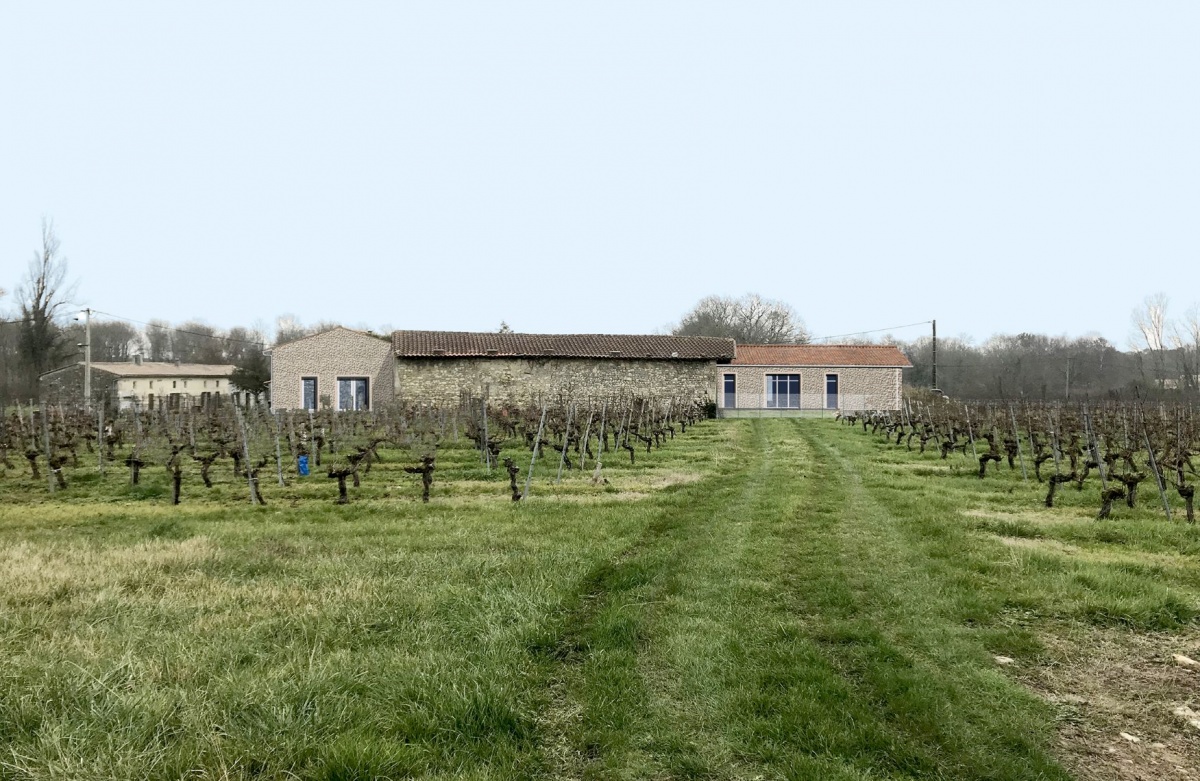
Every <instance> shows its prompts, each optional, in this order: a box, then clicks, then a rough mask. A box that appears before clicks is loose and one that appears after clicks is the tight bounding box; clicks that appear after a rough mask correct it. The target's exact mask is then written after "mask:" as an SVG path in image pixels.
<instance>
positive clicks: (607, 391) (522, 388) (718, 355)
mask: <svg viewBox="0 0 1200 781" xmlns="http://www.w3.org/2000/svg"><path fill="white" fill-rule="evenodd" d="M392 347H393V349H394V353H395V356H396V385H395V387H396V395H397V397H398V398H401V399H413V400H419V401H434V402H455V401H458V400H459V399H460V398H462V397H463V396H464V395H466V396H482V395H484V394H486V395H487V397H488V398H490V399H493V400H508V401H529V400H532V399H536V398H538V397H539V396H541V397H544V396H547V395H552V394H558V393H568V394H571V395H573V396H592V397H604V396H615V395H618V394H633V395H640V396H658V397H673V398H686V399H689V400H692V399H694V400H697V401H704V400H711V399H712V377H713V371H714V369H715V367H716V365H717V364H718V363H725V362H728V361H729V360H731V359H732V358H733V354H734V342H733V340H732V339H721V338H715V337H708V336H661V335H620V334H517V333H471V332H460V331H396V332H395V333H394V334H392Z"/></svg>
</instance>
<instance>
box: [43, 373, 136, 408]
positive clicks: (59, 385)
mask: <svg viewBox="0 0 1200 781" xmlns="http://www.w3.org/2000/svg"><path fill="white" fill-rule="evenodd" d="M83 374H84V368H83V364H82V363H80V364H76V365H74V366H67V367H65V368H62V369H59V370H58V371H54V372H50V373H48V374H43V375H42V376H41V377H39V378H38V385H39V393H40V394H41V399H42V401H43V402H45V403H47V404H62V405H64V406H71V407H75V406H79V405H81V404H83ZM116 379H117V378H116V377H114V376H113V375H111V374H109V373H107V372H102V371H99V370H96V369H93V370H92V397H93V399H95V400H100V399H105V398H107V399H108V403H109V404H110V405H111V404H113V403H114V400H115V399H116V385H115V383H116Z"/></svg>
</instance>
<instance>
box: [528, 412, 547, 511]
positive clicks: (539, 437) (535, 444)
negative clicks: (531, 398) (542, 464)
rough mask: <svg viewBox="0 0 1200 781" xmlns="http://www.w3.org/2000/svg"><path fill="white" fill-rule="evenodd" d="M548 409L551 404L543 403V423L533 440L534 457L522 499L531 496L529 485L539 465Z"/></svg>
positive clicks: (530, 462) (530, 460)
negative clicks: (534, 468) (537, 464)
mask: <svg viewBox="0 0 1200 781" xmlns="http://www.w3.org/2000/svg"><path fill="white" fill-rule="evenodd" d="M548 408H549V402H542V422H541V423H538V430H537V436H535V437H534V438H533V456H532V457H531V458H530V459H529V474H527V475H525V490H524V491H522V492H521V498H522V499H525V498H528V496H529V484H530V483H531V482H533V465H534V464H536V463H537V457H538V448H539V447H540V446H541V444H542V432H544V431H545V430H546V410H547V409H548Z"/></svg>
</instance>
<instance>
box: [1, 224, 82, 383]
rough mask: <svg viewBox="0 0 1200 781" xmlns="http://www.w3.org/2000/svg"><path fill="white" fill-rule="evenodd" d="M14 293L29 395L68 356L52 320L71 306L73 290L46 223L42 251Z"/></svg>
mask: <svg viewBox="0 0 1200 781" xmlns="http://www.w3.org/2000/svg"><path fill="white" fill-rule="evenodd" d="M16 293H17V295H16V298H17V305H18V307H19V308H20V313H21V323H20V329H19V336H18V344H19V350H20V356H21V361H22V364H23V365H24V368H25V371H26V375H25V383H26V386H27V388H26V390H27V392H29V393H31V394H32V393H34V392H35V391H36V389H37V378H38V375H39V374H41V373H42V372H45V371H48V370H50V369H53V368H55V367H56V366H57V365H58V364H59V363H60V362H61V361H63V360H64V359H65V358H66V357H67V355H68V354H69V353H70V352H71V350H70V349H68V348H67V346H66V342H65V340H64V339H63V338H62V329H61V328H59V326H58V324H57V323H55V319H56V318H57V317H58V316H59V315H60V314H61V313H62V310H63V309H64V308H65V307H66V306H67V305H68V304H70V303H71V298H72V297H73V296H74V294H75V286H74V285H73V284H70V283H69V282H68V281H67V259H66V258H65V257H63V256H62V255H61V254H60V252H59V241H58V237H57V236H56V235H55V233H54V224H53V223H52V222H50V221H49V220H44V221H43V222H42V248H41V250H39V251H38V252H35V253H34V256H33V258H32V259H31V260H30V261H29V267H28V268H27V269H26V272H25V279H24V280H23V281H22V282H21V285H20V287H18V288H17V291H16Z"/></svg>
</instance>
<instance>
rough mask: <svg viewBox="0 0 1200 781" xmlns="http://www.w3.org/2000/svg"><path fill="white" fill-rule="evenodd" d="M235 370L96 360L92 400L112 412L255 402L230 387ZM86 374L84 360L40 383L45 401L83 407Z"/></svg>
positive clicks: (225, 366) (219, 366) (48, 375)
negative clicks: (105, 406) (115, 410)
mask: <svg viewBox="0 0 1200 781" xmlns="http://www.w3.org/2000/svg"><path fill="white" fill-rule="evenodd" d="M234 368H235V367H234V366H233V365H231V364H207V363H172V362H169V361H143V360H142V356H140V355H135V356H133V360H130V361H120V362H109V361H93V362H92V397H93V398H92V400H93V401H95V402H103V403H104V404H106V405H107V406H108V407H110V408H120V409H128V408H130V407H133V406H137V407H139V408H140V409H148V410H154V409H158V408H159V407H162V406H165V407H167V408H168V409H179V408H181V407H202V406H206V405H208V404H219V403H221V402H222V401H225V400H229V401H233V402H234V403H237V404H251V403H253V401H254V396H253V394H249V393H243V392H242V390H241V389H240V388H238V387H237V386H235V385H234V384H233V383H232V382H230V379H229V378H230V375H232V374H233V370H234ZM85 372H86V367H85V364H84V363H83V362H82V361H80V362H78V363H75V364H72V365H70V366H65V367H63V368H61V369H55V370H54V371H50V372H46V373H45V374H43V375H42V376H41V377H39V378H38V381H39V384H40V386H41V394H42V399H43V400H45V401H47V402H49V403H79V402H81V401H82V400H83V388H84V374H85Z"/></svg>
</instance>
